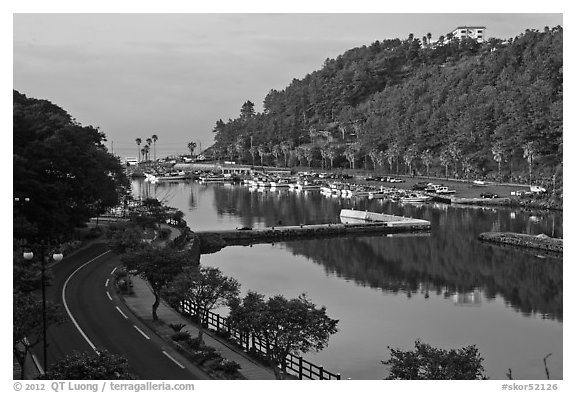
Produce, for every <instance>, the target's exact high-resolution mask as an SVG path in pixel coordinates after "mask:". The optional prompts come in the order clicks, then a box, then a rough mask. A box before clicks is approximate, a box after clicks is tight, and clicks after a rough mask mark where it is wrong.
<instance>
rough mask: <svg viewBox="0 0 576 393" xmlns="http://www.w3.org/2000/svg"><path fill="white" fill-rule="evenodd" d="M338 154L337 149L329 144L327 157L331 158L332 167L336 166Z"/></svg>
mask: <svg viewBox="0 0 576 393" xmlns="http://www.w3.org/2000/svg"><path fill="white" fill-rule="evenodd" d="M337 156H338V153H337V151H336V149H335V148H334V147H333V146H329V147H328V149H326V157H328V159H329V160H330V169H333V168H334V159H335V158H336V157H337Z"/></svg>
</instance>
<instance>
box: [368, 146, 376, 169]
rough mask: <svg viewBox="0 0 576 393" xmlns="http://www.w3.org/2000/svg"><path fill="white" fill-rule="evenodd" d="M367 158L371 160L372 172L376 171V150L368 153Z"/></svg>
mask: <svg viewBox="0 0 576 393" xmlns="http://www.w3.org/2000/svg"><path fill="white" fill-rule="evenodd" d="M368 156H369V157H370V159H371V160H372V165H374V170H376V162H377V161H378V149H376V148H372V149H370V151H369V152H368Z"/></svg>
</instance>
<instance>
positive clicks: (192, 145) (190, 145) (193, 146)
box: [188, 142, 196, 158]
mask: <svg viewBox="0 0 576 393" xmlns="http://www.w3.org/2000/svg"><path fill="white" fill-rule="evenodd" d="M195 149H196V142H188V150H190V158H192V156H193V155H194V150H195Z"/></svg>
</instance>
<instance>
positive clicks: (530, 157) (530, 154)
mask: <svg viewBox="0 0 576 393" xmlns="http://www.w3.org/2000/svg"><path fill="white" fill-rule="evenodd" d="M522 149H523V150H524V158H525V159H526V160H527V161H528V171H529V173H530V185H532V163H533V162H534V158H536V147H535V146H534V142H526V143H525V144H523V145H522Z"/></svg>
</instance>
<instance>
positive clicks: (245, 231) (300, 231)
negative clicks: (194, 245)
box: [195, 212, 430, 252]
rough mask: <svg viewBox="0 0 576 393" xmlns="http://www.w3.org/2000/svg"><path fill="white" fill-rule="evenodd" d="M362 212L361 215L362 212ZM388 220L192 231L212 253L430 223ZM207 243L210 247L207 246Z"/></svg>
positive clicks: (411, 229) (422, 227) (409, 229)
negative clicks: (230, 247)
mask: <svg viewBox="0 0 576 393" xmlns="http://www.w3.org/2000/svg"><path fill="white" fill-rule="evenodd" d="M362 213H364V212H362ZM387 216H388V218H389V220H388V221H359V220H358V218H350V220H349V221H350V222H346V220H347V219H346V218H341V219H342V220H343V221H344V222H343V223H335V224H314V225H291V226H280V227H270V228H262V229H249V228H241V229H233V230H219V231H196V232H195V234H196V235H198V237H199V238H200V241H201V244H202V243H204V244H203V245H202V246H201V248H202V249H206V250H210V251H208V252H215V251H217V250H215V249H214V247H212V245H215V246H216V248H222V247H225V246H228V245H244V244H251V243H270V242H277V241H285V240H292V239H314V238H322V237H335V236H346V235H356V236H358V235H362V234H382V235H391V234H408V233H421V232H429V231H430V222H429V221H426V220H419V219H413V218H408V217H398V216H391V215H387ZM207 243H211V244H207Z"/></svg>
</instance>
